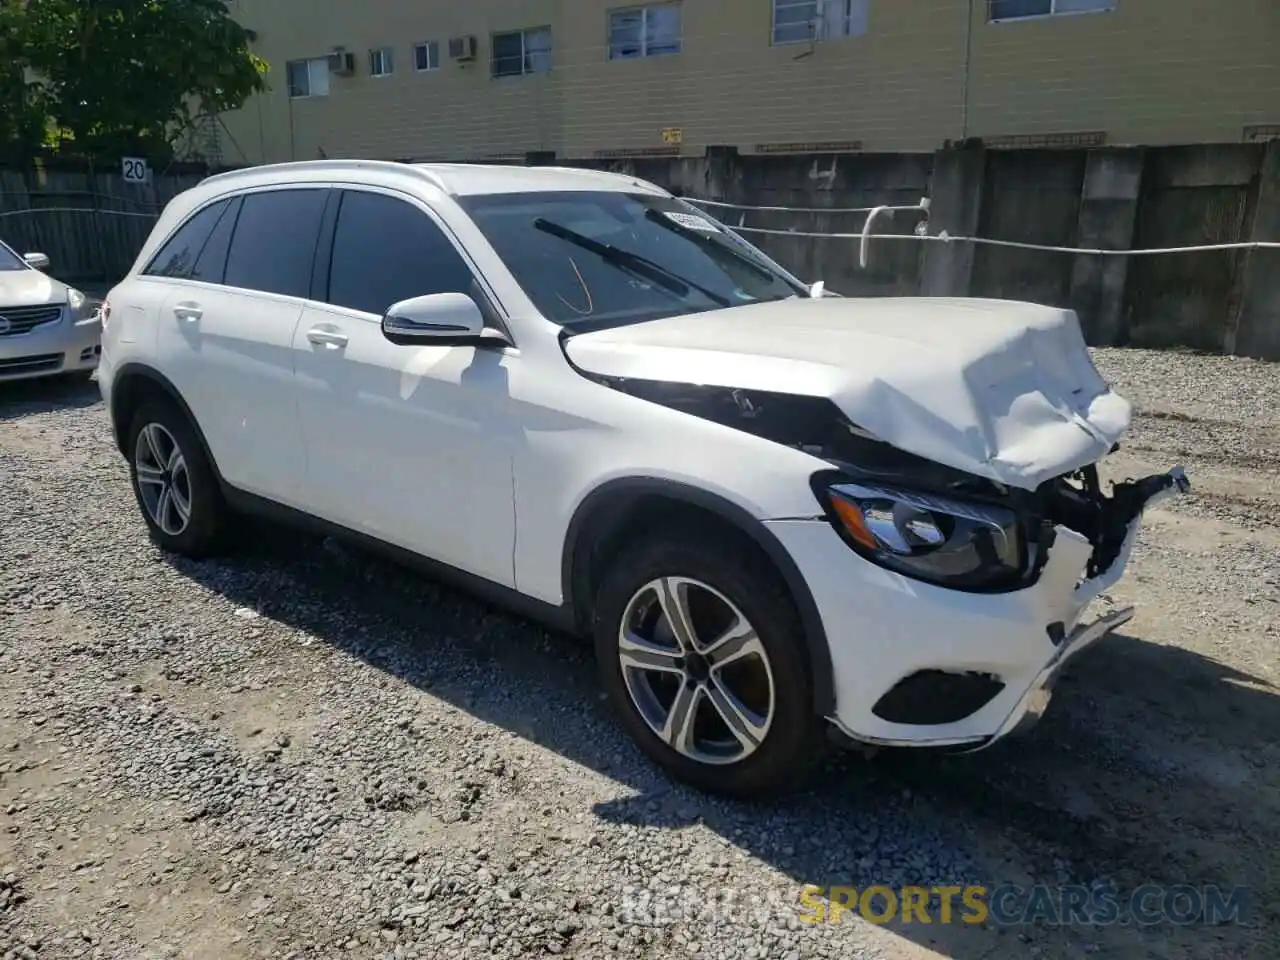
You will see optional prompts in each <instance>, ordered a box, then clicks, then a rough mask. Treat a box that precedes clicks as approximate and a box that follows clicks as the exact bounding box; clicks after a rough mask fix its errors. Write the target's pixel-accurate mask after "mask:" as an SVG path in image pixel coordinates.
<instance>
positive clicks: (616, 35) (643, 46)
mask: <svg viewBox="0 0 1280 960" xmlns="http://www.w3.org/2000/svg"><path fill="white" fill-rule="evenodd" d="M679 52H680V4H678V3H655V4H652V5H651V6H648V7H632V8H631V9H629V10H613V11H610V13H609V59H610V60H635V59H638V58H639V57H661V56H665V55H666V54H669V53H679Z"/></svg>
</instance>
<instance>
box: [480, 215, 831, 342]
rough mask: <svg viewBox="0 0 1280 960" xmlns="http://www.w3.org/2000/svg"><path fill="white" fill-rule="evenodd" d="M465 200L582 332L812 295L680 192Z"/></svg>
mask: <svg viewBox="0 0 1280 960" xmlns="http://www.w3.org/2000/svg"><path fill="white" fill-rule="evenodd" d="M459 202H460V203H461V204H462V206H463V208H464V209H465V210H466V211H467V213H468V214H470V216H471V218H472V219H473V220H475V222H476V224H477V225H478V226H479V228H480V230H481V232H482V233H484V235H485V238H486V239H487V240H488V241H489V243H491V244H492V245H493V248H494V249H495V250H496V251H497V252H498V255H499V256H500V257H502V259H503V261H504V262H505V263H506V265H507V268H508V269H509V270H510V271H511V273H512V274H513V275H514V276H515V278H516V280H517V281H518V282H519V284H520V286H521V287H522V288H523V289H524V291H525V293H526V294H528V296H529V299H530V300H532V301H533V302H534V304H535V305H536V306H537V308H538V309H539V310H540V311H541V312H542V313H543V315H544V316H546V317H547V318H549V319H550V320H553V321H554V322H556V323H558V324H560V325H562V326H564V327H566V328H568V329H569V330H571V331H574V332H581V331H584V330H588V329H600V328H602V327H608V326H616V325H621V324H627V323H640V322H642V321H645V320H656V319H658V318H659V317H669V316H674V315H676V314H683V313H699V312H701V311H704V310H716V309H719V308H721V307H730V306H739V305H742V304H747V303H755V302H758V301H761V300H782V299H786V298H788V297H796V296H808V290H807V289H806V288H805V286H804V285H803V284H801V283H800V282H799V281H798V280H796V279H795V278H794V277H791V276H789V275H788V274H787V273H786V272H785V271H784V270H783V269H782V268H781V267H779V266H778V265H777V264H775V263H774V262H773V261H772V260H770V259H768V258H767V257H766V256H765V255H764V254H763V253H761V252H760V251H759V250H757V249H756V248H755V247H752V246H750V245H749V244H747V243H745V242H743V241H742V240H740V239H738V238H737V237H735V236H733V235H732V234H730V233H729V232H728V231H726V230H725V229H724V228H723V227H721V226H720V225H719V224H718V223H716V222H715V221H713V220H711V219H709V218H708V217H707V216H706V215H705V214H704V213H702V212H701V211H700V210H697V209H695V208H694V207H693V206H691V205H690V204H688V203H685V202H684V201H683V200H678V199H676V198H674V197H661V196H652V195H650V194H630V193H618V192H615V191H598V192H597V191H564V192H539V193H511V194H485V195H480V196H471V197H460V198H459Z"/></svg>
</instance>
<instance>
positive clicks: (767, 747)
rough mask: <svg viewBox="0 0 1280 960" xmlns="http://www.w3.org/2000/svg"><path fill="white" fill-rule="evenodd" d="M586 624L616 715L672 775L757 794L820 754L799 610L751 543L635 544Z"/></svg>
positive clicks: (712, 539)
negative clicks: (592, 627)
mask: <svg viewBox="0 0 1280 960" xmlns="http://www.w3.org/2000/svg"><path fill="white" fill-rule="evenodd" d="M594 633H595V645H596V656H597V659H598V662H599V667H600V671H601V677H602V680H603V683H604V686H605V689H606V691H607V692H608V694H609V696H610V699H611V700H612V701H613V704H614V706H615V708H616V709H617V711H618V713H619V714H620V716H621V718H622V721H623V723H624V725H625V726H626V727H627V729H628V731H629V732H630V734H631V735H632V737H633V738H634V739H635V740H636V741H637V743H638V744H639V745H640V747H641V748H642V749H643V750H644V752H645V753H646V754H647V755H648V756H649V757H650V758H651V759H653V760H654V761H656V762H657V763H658V764H659V765H660V766H662V767H663V768H664V769H665V770H666V771H667V772H668V773H670V774H671V775H672V776H674V777H676V778H677V779H679V780H682V781H684V782H686V783H689V784H690V785H692V786H695V787H698V788H699V789H702V790H705V791H708V792H712V793H718V794H722V795H726V796H731V797H741V798H746V797H754V796H759V795H763V794H767V793H772V792H775V791H776V790H778V789H780V788H782V787H790V786H794V785H796V784H797V783H798V782H799V781H800V778H801V776H802V774H803V773H804V772H805V770H806V769H807V768H808V766H809V765H810V763H811V762H812V761H813V760H814V759H815V758H816V757H817V756H818V755H819V752H820V746H821V738H820V737H818V736H817V732H818V729H817V728H818V718H817V716H816V715H815V713H814V709H813V686H812V682H811V679H810V672H809V668H808V663H807V659H806V656H805V646H804V637H803V633H802V629H801V626H800V623H799V618H798V616H797V615H796V612H795V609H794V606H793V605H792V603H791V600H790V598H789V596H788V595H787V593H786V591H785V588H784V587H783V585H782V584H781V582H780V581H779V578H778V577H777V575H776V574H774V573H773V570H772V568H771V567H770V566H769V565H768V563H767V561H765V560H764V558H763V557H761V556H758V555H757V554H756V553H755V552H754V551H752V550H749V549H747V550H744V549H742V547H741V545H739V544H736V543H728V542H723V541H722V540H721V539H719V538H718V535H717V534H716V533H713V532H708V533H707V534H705V535H702V536H691V535H688V534H685V535H680V536H674V535H668V536H663V535H658V536H655V537H652V538H651V539H648V540H646V541H644V542H643V543H640V544H637V545H636V547H635V548H634V549H632V550H630V551H628V552H626V553H625V554H624V555H623V556H621V557H619V558H618V561H617V562H616V564H615V565H614V566H613V568H612V569H611V571H610V572H609V573H608V574H607V575H606V578H605V581H604V583H603V584H602V585H601V588H600V592H599V594H598V596H597V602H596V611H595V631H594Z"/></svg>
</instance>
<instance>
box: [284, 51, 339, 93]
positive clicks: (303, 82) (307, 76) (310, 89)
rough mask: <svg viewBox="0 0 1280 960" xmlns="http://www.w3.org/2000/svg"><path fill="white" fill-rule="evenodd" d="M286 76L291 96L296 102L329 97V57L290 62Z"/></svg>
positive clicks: (287, 65) (286, 67) (286, 66)
mask: <svg viewBox="0 0 1280 960" xmlns="http://www.w3.org/2000/svg"><path fill="white" fill-rule="evenodd" d="M285 74H286V78H287V80H288V82H289V96H290V97H291V98H292V99H294V100H300V99H302V98H303V97H327V96H328V95H329V58H328V57H313V58H312V59H310V60H290V61H289V62H288V63H287V64H285Z"/></svg>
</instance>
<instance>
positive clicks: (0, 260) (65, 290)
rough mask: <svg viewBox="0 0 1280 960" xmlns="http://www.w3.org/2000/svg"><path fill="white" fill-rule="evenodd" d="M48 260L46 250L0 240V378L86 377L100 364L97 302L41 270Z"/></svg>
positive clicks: (2, 379) (99, 324) (46, 265)
mask: <svg viewBox="0 0 1280 960" xmlns="http://www.w3.org/2000/svg"><path fill="white" fill-rule="evenodd" d="M48 266H49V258H48V257H46V256H45V255H44V254H43V253H28V254H25V255H22V256H20V255H19V254H17V253H15V252H14V250H13V248H12V247H10V246H8V245H7V244H5V243H2V242H0V381H6V380H25V379H29V378H32V377H48V376H56V375H58V374H75V375H80V376H84V377H88V376H89V375H90V374H91V373H92V372H93V371H94V369H95V368H96V367H97V366H98V356H99V354H100V353H101V348H100V346H99V341H100V340H101V337H102V323H101V321H100V319H99V317H98V311H97V306H96V304H95V303H94V302H93V301H91V300H90V299H89V298H88V297H86V296H85V295H84V294H83V293H81V292H80V291H79V290H76V289H75V288H74V287H69V286H67V285H66V284H65V283H63V282H61V281H60V280H55V279H54V278H53V277H51V276H49V275H48V274H46V273H43V272H42V271H43V270H45V269H47V268H48Z"/></svg>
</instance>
